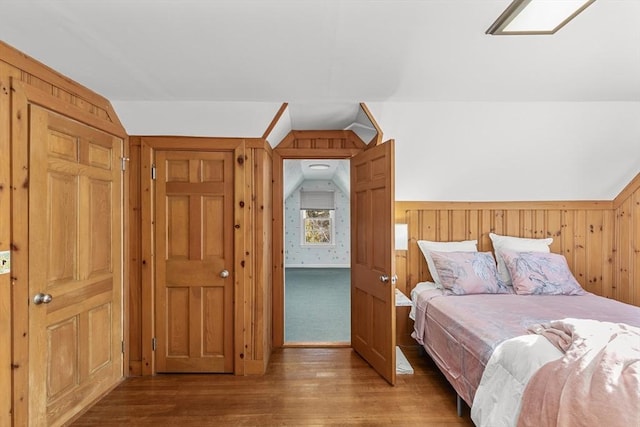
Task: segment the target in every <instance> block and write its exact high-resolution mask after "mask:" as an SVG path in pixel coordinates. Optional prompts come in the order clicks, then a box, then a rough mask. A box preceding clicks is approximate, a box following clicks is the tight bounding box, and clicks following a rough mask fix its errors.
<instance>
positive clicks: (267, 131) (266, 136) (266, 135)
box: [262, 102, 289, 140]
mask: <svg viewBox="0 0 640 427" xmlns="http://www.w3.org/2000/svg"><path fill="white" fill-rule="evenodd" d="M288 106H289V103H288V102H283V103H282V105H281V106H280V108H279V109H278V112H277V113H276V115H275V116H274V117H273V120H271V123H269V126H268V127H267V129H265V131H264V133H263V134H262V139H264V140H268V139H269V135H270V134H271V131H273V128H275V127H276V125H277V124H278V122H279V121H280V118H281V117H282V115H283V114H284V112H285V111H286V110H287V107H288Z"/></svg>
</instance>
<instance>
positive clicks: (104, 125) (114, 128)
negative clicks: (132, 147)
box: [12, 79, 127, 139]
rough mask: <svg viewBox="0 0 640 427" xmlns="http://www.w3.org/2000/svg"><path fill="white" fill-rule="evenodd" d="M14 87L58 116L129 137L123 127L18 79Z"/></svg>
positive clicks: (30, 100) (33, 102)
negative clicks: (61, 115)
mask: <svg viewBox="0 0 640 427" xmlns="http://www.w3.org/2000/svg"><path fill="white" fill-rule="evenodd" d="M12 86H13V87H14V88H17V87H20V89H21V90H22V91H23V92H24V93H25V95H26V97H27V98H28V99H29V103H32V104H36V105H41V106H43V107H45V108H47V109H49V110H51V111H55V112H56V113H58V114H63V115H65V116H67V117H71V118H73V119H75V120H78V121H80V122H82V123H84V124H86V125H89V126H91V127H94V128H96V129H100V130H101V131H104V132H107V133H108V134H111V135H114V136H117V137H120V138H122V139H124V138H126V137H127V134H126V132H125V131H124V129H123V128H122V126H119V125H117V124H114V123H112V122H109V121H105V120H102V119H100V117H98V116H96V115H94V114H91V113H88V112H87V111H85V110H83V109H81V108H78V107H76V106H75V105H73V104H69V103H67V102H64V101H62V100H61V99H58V98H55V97H53V96H52V95H50V94H48V93H46V92H44V91H41V90H40V89H37V88H35V87H33V86H30V85H27V84H25V83H23V82H21V81H19V80H17V79H13V81H12Z"/></svg>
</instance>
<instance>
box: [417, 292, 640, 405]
mask: <svg viewBox="0 0 640 427" xmlns="http://www.w3.org/2000/svg"><path fill="white" fill-rule="evenodd" d="M568 317H571V318H579V319H595V320H601V321H608V322H614V323H626V324H629V325H632V326H636V327H640V308H638V307H635V306H632V305H628V304H624V303H621V302H619V301H615V300H611V299H607V298H603V297H599V296H596V295H593V294H586V295H580V296H577V295H576V296H566V295H515V294H480V295H460V296H456V295H450V296H444V295H443V294H442V291H440V290H437V289H432V290H426V291H423V292H421V293H420V294H419V295H418V296H417V298H416V316H415V324H414V332H413V334H412V336H413V338H414V339H415V340H416V341H417V342H418V343H420V344H421V345H423V346H424V347H425V349H426V350H427V352H428V353H429V354H430V355H431V357H432V358H433V359H434V361H435V362H436V364H437V365H438V366H439V368H440V369H441V370H442V371H443V373H444V374H445V376H446V377H447V379H448V380H449V382H450V383H451V384H452V386H453V387H454V388H455V390H456V392H457V393H458V394H459V395H460V397H462V398H463V399H464V400H465V401H466V402H467V403H468V404H469V405H471V404H472V403H473V397H474V396H475V391H476V389H477V388H478V385H479V384H480V380H481V378H482V373H483V371H484V368H485V366H486V364H487V362H488V360H489V358H490V357H491V354H492V353H493V350H494V349H495V347H496V346H497V345H498V344H500V343H501V342H502V341H505V340H507V339H509V338H513V337H516V336H520V335H526V334H527V333H528V330H527V328H528V327H529V326H531V325H533V324H537V323H545V322H549V321H551V320H555V319H564V318H568Z"/></svg>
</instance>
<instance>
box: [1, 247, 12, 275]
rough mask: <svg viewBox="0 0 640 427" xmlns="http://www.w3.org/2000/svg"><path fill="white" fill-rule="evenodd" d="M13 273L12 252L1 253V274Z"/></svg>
mask: <svg viewBox="0 0 640 427" xmlns="http://www.w3.org/2000/svg"><path fill="white" fill-rule="evenodd" d="M10 271H11V251H2V252H0V274H9V272H10Z"/></svg>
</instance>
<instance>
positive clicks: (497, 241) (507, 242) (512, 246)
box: [489, 233, 553, 286]
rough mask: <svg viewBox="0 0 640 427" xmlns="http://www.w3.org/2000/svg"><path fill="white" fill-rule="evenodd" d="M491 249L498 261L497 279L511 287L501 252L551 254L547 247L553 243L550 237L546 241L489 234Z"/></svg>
mask: <svg viewBox="0 0 640 427" xmlns="http://www.w3.org/2000/svg"><path fill="white" fill-rule="evenodd" d="M489 237H490V238H491V243H493V249H494V251H495V253H496V261H498V277H499V278H500V280H502V281H503V282H504V284H506V285H510V286H511V276H510V275H509V270H508V269H507V265H506V264H505V262H504V258H503V257H502V251H513V252H545V253H549V252H551V251H550V250H549V245H550V244H551V243H552V242H553V238H552V237H547V238H546V239H527V238H524V237H513V236H501V235H499V234H493V233H489Z"/></svg>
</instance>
